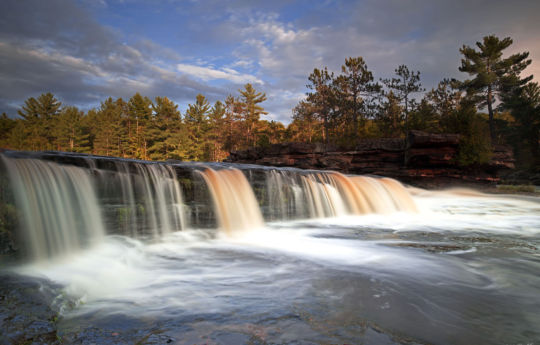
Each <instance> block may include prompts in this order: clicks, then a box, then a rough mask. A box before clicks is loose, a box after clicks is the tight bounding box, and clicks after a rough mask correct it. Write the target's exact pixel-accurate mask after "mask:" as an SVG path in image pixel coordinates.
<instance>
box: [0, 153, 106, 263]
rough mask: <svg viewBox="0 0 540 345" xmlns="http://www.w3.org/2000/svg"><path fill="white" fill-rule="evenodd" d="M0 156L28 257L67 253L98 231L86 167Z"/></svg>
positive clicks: (91, 239)
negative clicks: (20, 221) (16, 209)
mask: <svg viewBox="0 0 540 345" xmlns="http://www.w3.org/2000/svg"><path fill="white" fill-rule="evenodd" d="M2 161H3V162H4V165H5V166H6V170H7V172H8V175H9V177H10V181H11V183H12V184H13V190H14V194H15V199H16V201H17V205H18V206H19V211H20V212H21V215H22V226H23V231H22V234H21V235H22V236H23V241H22V243H24V244H25V245H26V246H27V250H28V252H29V255H30V256H31V257H32V258H34V259H36V260H41V259H47V258H50V257H52V256H56V255H62V254H66V253H69V252H73V251H76V250H78V249H80V248H83V247H85V246H87V245H89V244H90V243H91V242H96V241H99V240H100V239H101V238H102V237H103V236H104V234H105V229H104V227H103V221H102V217H101V211H100V208H99V203H98V201H97V198H96V194H95V188H94V186H93V183H92V178H91V175H90V172H89V170H87V169H83V168H79V167H74V166H63V165H60V164H56V163H53V162H46V161H42V160H38V159H11V158H7V157H4V156H2Z"/></svg>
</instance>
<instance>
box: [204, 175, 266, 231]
mask: <svg viewBox="0 0 540 345" xmlns="http://www.w3.org/2000/svg"><path fill="white" fill-rule="evenodd" d="M201 175H202V176H203V177H204V179H205V181H206V183H207V184H208V186H209V187H210V192H211V194H212V199H213V201H214V205H215V210H216V213H217V217H218V222H219V226H220V227H221V229H222V230H223V231H225V233H227V234H229V235H232V234H235V233H237V232H245V231H248V230H251V229H257V228H262V227H263V217H262V214H261V211H260V209H259V206H258V204H257V200H256V199H255V195H254V194H253V190H252V189H251V186H250V185H249V183H248V181H247V179H246V178H245V176H244V174H243V173H242V172H241V171H240V170H238V169H223V170H217V171H216V170H213V169H211V168H207V169H205V170H204V171H202V172H201Z"/></svg>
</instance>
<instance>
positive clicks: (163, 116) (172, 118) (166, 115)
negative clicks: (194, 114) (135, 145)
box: [148, 97, 181, 160]
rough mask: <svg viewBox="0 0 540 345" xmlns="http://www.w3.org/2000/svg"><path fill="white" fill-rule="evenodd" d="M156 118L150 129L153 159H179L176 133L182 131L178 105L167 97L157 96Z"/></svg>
mask: <svg viewBox="0 0 540 345" xmlns="http://www.w3.org/2000/svg"><path fill="white" fill-rule="evenodd" d="M152 110H153V112H154V118H153V121H152V125H151V129H150V143H151V146H150V147H149V149H148V152H149V157H150V159H152V160H165V159H178V158H180V155H179V154H178V152H176V151H177V149H178V148H177V143H176V139H177V138H175V134H177V133H178V132H179V131H180V126H181V114H180V111H179V110H178V105H177V104H174V103H173V102H172V101H171V100H169V99H168V98H167V97H156V98H155V101H154V103H153V104H152Z"/></svg>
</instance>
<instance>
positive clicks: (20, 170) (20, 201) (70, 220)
mask: <svg viewBox="0 0 540 345" xmlns="http://www.w3.org/2000/svg"><path fill="white" fill-rule="evenodd" d="M1 157H2V161H3V162H4V165H5V167H6V171H7V173H8V176H9V179H10V181H11V182H10V183H11V187H12V189H13V192H14V195H15V199H16V203H17V209H18V210H19V211H20V215H21V219H22V221H21V225H22V226H23V230H24V231H22V232H21V233H22V235H23V236H22V238H21V240H22V243H23V244H24V245H25V246H27V249H28V252H29V253H30V255H31V256H33V257H35V258H36V259H43V258H47V257H52V256H55V255H61V254H64V253H68V252H71V251H75V250H78V249H80V248H84V247H86V246H88V245H90V244H91V243H93V242H98V241H99V240H100V238H102V237H103V236H104V234H121V235H126V236H130V237H135V238H143V239H148V238H150V239H151V238H157V239H159V238H162V236H163V235H166V234H169V233H172V232H175V231H180V230H183V229H189V228H190V227H191V228H194V227H195V228H200V229H202V228H219V230H220V231H222V232H223V233H225V234H228V235H234V234H238V233H242V232H245V231H249V230H251V229H257V228H261V227H263V226H264V222H265V221H284V220H295V219H308V218H324V217H340V216H346V215H362V214H368V213H391V212H417V209H416V206H415V203H414V201H413V199H412V198H411V196H410V195H409V193H408V191H407V190H406V189H405V188H404V187H403V185H401V183H399V182H398V181H396V180H393V179H390V178H375V177H368V176H347V175H344V174H341V173H338V172H324V171H304V170H299V169H279V168H261V167H257V166H238V168H241V169H243V170H239V169H237V168H236V166H234V165H232V166H229V165H220V166H219V168H218V169H216V170H214V169H212V168H210V167H207V166H202V168H201V165H200V164H193V163H175V164H170V163H151V162H142V161H135V160H125V159H114V158H105V157H95V156H86V155H76V154H63V153H43V154H41V153H33V154H30V153H16V152H11V153H9V152H8V153H7V154H2V155H1ZM57 162H58V163H57ZM186 215H189V217H190V221H187V219H188V218H187V216H186Z"/></svg>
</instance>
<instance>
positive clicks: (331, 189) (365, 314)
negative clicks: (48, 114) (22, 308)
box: [7, 159, 540, 344]
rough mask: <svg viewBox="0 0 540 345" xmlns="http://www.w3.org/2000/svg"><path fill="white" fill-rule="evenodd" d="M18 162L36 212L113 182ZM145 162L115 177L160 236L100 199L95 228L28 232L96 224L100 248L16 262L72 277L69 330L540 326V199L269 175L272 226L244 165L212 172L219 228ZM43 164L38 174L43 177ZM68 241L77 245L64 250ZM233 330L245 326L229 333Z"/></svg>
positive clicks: (88, 232) (300, 334)
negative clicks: (112, 215)
mask: <svg viewBox="0 0 540 345" xmlns="http://www.w3.org/2000/svg"><path fill="white" fill-rule="evenodd" d="M12 161H13V162H12ZM12 161H8V162H7V165H8V171H10V172H11V173H12V174H13V171H16V172H17V174H15V175H13V176H11V179H12V180H13V181H15V182H14V183H18V184H16V186H15V187H16V188H17V190H18V191H19V192H21V193H22V194H21V195H23V196H24V195H35V196H38V197H37V200H41V199H40V198H41V197H43V195H46V196H47V197H43V198H44V199H43V200H44V201H43V202H41V201H40V202H39V203H37V204H32V203H31V202H29V201H26V200H25V199H24V198H22V199H21V200H19V202H21V205H23V207H25V209H24V210H23V211H24V213H25V214H27V215H33V214H36V215H38V216H39V217H53V219H60V218H62V217H65V214H67V219H70V218H74V217H75V216H76V215H79V214H83V213H85V212H86V211H87V210H86V209H87V208H92V207H93V206H92V205H97V204H98V201H97V200H95V198H96V196H95V191H96V190H97V188H96V186H95V185H93V182H96V181H97V182H100V181H101V180H100V179H101V178H102V179H103V180H105V181H109V178H110V173H109V172H107V173H104V175H103V176H102V177H99V178H97V179H94V177H93V175H92V174H90V173H88V172H87V171H85V170H83V169H80V168H76V167H69V166H60V165H58V164H55V163H46V162H41V161H34V160H23V159H13V160H12ZM18 163H20V165H17V164H18ZM10 164H11V165H10ZM13 164H15V166H13ZM93 169H94V170H97V167H96V166H94V167H93ZM135 169H139V170H138V173H137V174H135V175H132V173H130V172H129V169H128V167H127V166H126V167H125V168H117V172H115V174H116V175H114V176H116V177H115V179H113V181H115V182H114V183H115V184H116V188H117V189H119V193H117V194H121V197H120V199H121V202H122V205H121V206H122V207H128V208H129V209H133V208H136V209H138V208H140V207H141V205H142V206H143V208H144V212H140V213H141V215H142V216H143V217H144V219H145V220H144V223H145V224H146V226H148V227H149V228H150V229H151V230H152V231H153V234H154V236H153V237H152V239H151V240H150V241H149V240H141V237H138V236H137V234H138V231H134V233H130V232H127V233H126V234H128V235H132V236H134V237H135V238H131V237H126V236H119V235H104V234H103V229H102V230H99V229H100V226H101V224H102V223H103V222H102V220H101V216H100V210H99V208H98V209H97V211H92V210H91V211H90V213H89V214H91V215H93V217H90V218H84V222H83V223H84V225H83V226H82V229H83V230H84V231H79V229H80V226H81V225H80V224H78V223H74V224H71V223H69V222H68V223H66V224H64V223H62V222H64V220H62V222H60V220H54V221H52V220H47V218H44V220H43V221H40V222H42V223H43V224H49V223H50V224H49V225H47V226H46V227H45V228H42V229H41V230H40V231H42V233H40V234H30V235H29V236H34V237H32V238H36V239H43V237H39V236H43V233H47V234H48V235H50V236H52V237H51V238H53V239H57V238H63V236H64V232H67V234H65V236H68V238H69V236H71V235H72V233H76V234H81V233H84V234H85V235H84V236H83V237H82V238H84V239H86V240H88V239H94V241H93V243H94V245H93V246H86V245H71V244H70V243H71V242H69V243H68V244H66V243H63V242H62V243H60V244H58V245H55V247H49V246H50V245H49V244H47V246H46V248H47V249H46V250H45V249H43V250H42V249H39V248H37V249H33V250H36V253H41V251H43V254H40V255H39V256H38V258H42V257H47V258H48V259H47V260H39V261H37V262H34V263H32V264H27V265H25V266H20V267H16V268H15V271H16V272H18V273H21V274H26V275H30V276H39V277H45V278H47V279H49V280H51V281H54V282H57V283H60V284H61V285H62V286H63V297H62V296H59V300H63V299H67V300H68V301H71V302H74V303H66V304H65V305H64V309H63V311H62V321H61V322H60V323H59V327H60V328H61V329H64V332H65V333H66V334H67V335H68V336H69V335H70V334H71V335H74V334H75V335H77V334H79V329H80V330H82V333H83V334H85V333H84V330H86V329H91V330H95V329H96V328H98V329H101V328H103V329H104V330H105V331H104V332H105V333H104V334H105V336H104V338H92V337H94V335H91V334H90V335H86V336H87V337H89V338H88V339H86V340H87V342H95V343H101V342H109V343H110V342H113V343H114V342H115V340H116V338H114V337H116V335H114V334H121V335H122V336H124V337H125V338H124V339H125V343H137V342H139V341H143V340H144V339H147V338H146V337H147V336H148V335H149V334H154V332H157V333H159V334H167V335H168V336H170V337H171V339H172V338H174V339H175V343H180V344H183V343H185V344H193V343H219V344H237V343H248V342H252V340H253V339H255V340H256V341H255V340H253V341H255V343H257V341H258V342H259V343H261V342H267V343H294V342H299V343H320V344H326V343H375V344H377V343H387V344H397V343H400V340H399V339H412V340H411V341H413V342H415V343H420V344H427V343H429V344H452V343H456V344H457V343H470V344H473V343H474V344H491V343H494V342H503V343H516V344H517V343H527V342H528V341H531V339H533V340H536V339H537V338H538V337H540V333H539V332H538V330H537V325H538V324H539V323H540V316H538V310H540V300H539V299H538V294H539V292H540V277H538V272H539V270H540V261H539V259H538V247H539V246H540V241H539V237H540V199H539V198H534V197H530V198H527V197H512V196H486V195H482V194H480V193H475V192H471V191H456V192H437V193H436V192H428V191H423V190H410V191H411V192H412V198H411V196H410V195H409V194H408V193H406V190H405V189H403V187H402V186H401V185H400V184H399V183H397V182H393V181H392V180H385V179H380V180H379V179H373V178H365V177H345V176H343V175H339V174H336V175H334V174H304V175H301V176H294V175H293V174H292V173H290V172H283V173H282V172H270V173H269V174H267V175H266V176H267V177H268V176H269V179H268V180H267V181H264V184H265V185H266V186H267V191H266V193H267V194H265V196H266V197H267V200H268V203H269V205H271V206H267V207H275V208H276V209H278V210H279V211H277V212H275V213H274V214H272V215H271V216H270V217H271V218H272V219H283V221H274V222H271V223H267V224H266V225H265V224H264V223H263V220H262V218H263V217H262V214H261V209H259V208H258V207H256V205H257V202H256V200H255V194H254V190H253V189H252V188H251V187H250V185H249V184H248V182H247V180H246V178H245V175H244V174H243V173H242V172H241V171H240V170H234V169H223V170H218V171H214V170H206V171H203V172H201V173H200V174H202V176H203V177H204V178H205V181H206V183H207V188H208V190H209V193H210V196H211V198H212V200H211V201H212V203H213V204H212V205H213V207H214V212H215V213H216V217H217V221H218V225H219V227H220V229H221V230H222V231H221V232H216V231H215V229H194V228H193V227H191V229H190V228H189V225H188V226H186V227H184V226H183V225H182V222H183V219H184V212H183V211H182V210H183V208H184V207H187V206H185V205H183V204H182V203H183V201H182V199H181V190H180V187H179V185H178V182H177V181H176V179H174V178H173V177H174V175H173V170H172V168H171V167H170V166H165V167H163V166H158V165H144V166H140V165H139V166H138V165H135ZM36 174H37V176H39V178H38V179H37V180H38V182H39V183H37V184H36V181H33V179H34V180H35V176H33V177H32V176H29V175H36ZM107 174H109V175H107ZM118 174H119V176H118ZM42 175H43V176H42ZM59 179H60V180H61V182H58V180H59ZM17 181H19V182H17ZM117 181H121V182H120V183H117ZM268 181H277V182H278V183H276V185H277V186H278V188H279V189H278V190H273V189H272V187H274V185H273V184H272V183H270V182H268ZM101 182H102V181H101ZM35 186H40V187H39V188H38V187H35ZM105 186H107V185H105ZM28 188H32V189H33V190H28ZM259 188H260V186H259ZM104 189H105V190H107V189H108V188H104ZM36 191H37V193H36ZM259 192H261V191H260V190H259ZM49 194H50V195H51V196H50V197H49ZM105 194H107V193H105ZM104 199H106V200H109V199H111V200H116V199H114V198H113V197H110V196H107V197H105V198H104ZM207 201H210V200H207ZM25 204H28V205H33V206H24V205H25ZM51 205H55V206H54V207H53V206H51ZM58 205H60V207H61V208H60V209H59V208H58V207H59V206H58ZM254 206H255V207H254ZM115 207H118V206H115ZM42 210H45V211H46V212H45V213H44V214H43V215H42V214H40V212H41V211H42ZM171 210H172V212H171ZM175 210H177V211H178V212H177V213H175V212H176V211H175ZM406 211H408V212H406ZM134 212H135V211H133V213H131V215H133V214H135V213H134ZM372 212H380V213H372ZM129 214H130V213H128V215H129ZM299 215H302V216H304V215H309V216H310V217H312V218H310V219H298V218H300V217H299ZM321 217H327V218H321ZM28 218H29V219H28V220H25V221H28V222H32V221H34V219H33V218H32V217H28ZM36 219H39V218H38V217H36ZM289 219H296V220H289ZM122 220H123V221H125V222H126V223H124V224H125V225H129V224H133V222H134V221H133V219H131V218H129V217H126V218H122ZM47 222H48V223H47ZM51 222H52V223H51ZM54 222H58V223H54ZM135 223H138V222H137V221H135ZM40 224H41V223H37V224H34V225H32V224H31V223H28V224H27V225H26V226H27V227H29V229H40V228H39V226H40ZM90 224H94V228H86V227H87V226H89V225H90ZM137 226H138V225H137ZM186 228H187V229H186ZM55 229H60V230H61V231H60V232H59V234H57V233H56V232H55V231H54V230H55ZM73 229H76V230H77V231H75V232H74V231H73ZM96 229H97V230H98V231H97V232H94V231H96ZM181 229H184V230H183V231H179V230H181ZM255 229H257V231H252V230H255ZM51 230H52V232H51ZM231 235H234V236H231ZM95 239H98V240H97V241H96V240H95ZM47 241H48V240H47ZM47 241H45V242H47ZM69 241H71V240H69ZM74 241H75V243H77V242H78V241H79V240H74ZM38 243H40V242H39V241H38ZM64 248H73V249H74V250H68V251H65V252H64ZM54 251H58V252H62V253H64V254H65V255H61V256H54V257H52V258H51V256H52V255H51V254H55V253H56V252H54ZM73 324H75V325H77V328H76V329H75V330H73V328H72V327H73ZM366 325H367V326H366ZM62 327H63V328H62ZM370 329H376V330H377V332H375V333H373V334H372V333H370V331H369V330H370ZM141 330H142V332H143V333H142V335H140V336H139V335H138V334H139V333H138V332H141ZM144 332H147V333H144ZM90 333H92V332H90ZM229 336H235V337H240V338H234V340H223V339H229V338H227V337H229ZM107 337H108V338H107ZM242 337H244V338H242ZM381 337H382V338H381ZM373 339H375V340H373ZM409 343H410V342H409Z"/></svg>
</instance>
